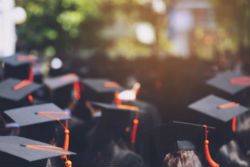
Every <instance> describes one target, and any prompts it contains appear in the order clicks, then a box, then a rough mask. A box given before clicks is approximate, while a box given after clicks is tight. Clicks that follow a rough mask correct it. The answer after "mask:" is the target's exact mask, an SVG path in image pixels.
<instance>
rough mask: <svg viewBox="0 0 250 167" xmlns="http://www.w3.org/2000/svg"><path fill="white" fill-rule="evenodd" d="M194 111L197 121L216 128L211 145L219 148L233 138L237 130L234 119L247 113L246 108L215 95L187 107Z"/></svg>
mask: <svg viewBox="0 0 250 167" xmlns="http://www.w3.org/2000/svg"><path fill="white" fill-rule="evenodd" d="M188 107H189V108H190V109H191V110H194V111H196V113H194V112H193V111H189V112H193V114H196V116H197V121H198V122H199V123H201V124H209V125H212V126H215V127H216V129H217V130H216V135H215V136H216V138H215V139H214V140H215V141H214V142H213V143H215V144H217V146H220V145H222V144H225V143H227V142H228V141H229V140H231V139H233V138H234V137H235V134H234V132H235V131H236V128H237V123H236V117H237V116H240V115H241V114H243V113H245V112H247V111H248V108H246V107H244V106H241V105H240V104H239V103H236V102H232V101H228V100H225V99H223V98H220V97H217V96H215V95H209V96H207V97H204V98H202V99H201V100H198V101H197V102H194V103H192V104H190V105H189V106H188Z"/></svg>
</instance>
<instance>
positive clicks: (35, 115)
mask: <svg viewBox="0 0 250 167" xmlns="http://www.w3.org/2000/svg"><path fill="white" fill-rule="evenodd" d="M4 113H5V114H6V115H8V116H9V117H10V118H11V119H12V120H14V121H15V122H16V123H17V124H18V125H19V126H20V127H23V126H30V125H35V124H41V123H47V122H52V121H59V120H67V119H70V115H69V114H68V113H66V112H64V111H62V109H60V108H59V107H57V106H56V105H55V104H53V103H47V104H41V105H33V106H28V107H21V108H16V109H11V110H6V111H4Z"/></svg>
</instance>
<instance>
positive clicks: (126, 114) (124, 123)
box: [92, 102, 139, 144]
mask: <svg viewBox="0 0 250 167" xmlns="http://www.w3.org/2000/svg"><path fill="white" fill-rule="evenodd" d="M92 105H93V107H94V108H97V109H101V110H102V114H101V118H100V122H99V127H100V129H102V130H103V131H106V132H111V136H113V137H115V138H117V137H118V138H119V137H121V136H122V134H124V132H125V129H126V127H128V126H129V123H130V120H131V118H133V117H134V119H133V129H132V132H131V136H130V137H131V138H130V139H131V143H132V144H134V142H135V140H136V133H137V128H138V124H139V119H138V112H139V109H138V108H137V107H135V106H128V105H116V104H107V103H98V102H92Z"/></svg>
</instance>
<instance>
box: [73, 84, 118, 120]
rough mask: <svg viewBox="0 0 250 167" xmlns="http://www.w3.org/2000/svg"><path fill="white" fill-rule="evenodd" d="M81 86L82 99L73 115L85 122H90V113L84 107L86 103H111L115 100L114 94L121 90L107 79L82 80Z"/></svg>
mask: <svg viewBox="0 0 250 167" xmlns="http://www.w3.org/2000/svg"><path fill="white" fill-rule="evenodd" d="M81 84H82V97H81V100H80V102H79V103H78V104H77V106H76V108H75V110H74V111H73V114H75V115H76V116H77V117H79V118H81V119H83V120H85V121H89V120H92V116H91V111H90V110H89V108H88V107H87V106H86V105H85V103H86V101H98V102H103V103H112V102H113V101H114V100H115V94H116V92H119V91H121V90H122V87H121V86H120V85H119V84H118V83H117V82H114V81H110V80H108V79H83V80H81Z"/></svg>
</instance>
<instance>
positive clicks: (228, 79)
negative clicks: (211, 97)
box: [206, 71, 250, 95]
mask: <svg viewBox="0 0 250 167" xmlns="http://www.w3.org/2000/svg"><path fill="white" fill-rule="evenodd" d="M206 83H207V84H208V85H210V86H212V87H215V88H217V89H219V90H222V91H224V92H226V93H228V94H231V95H234V94H237V93H240V92H241V91H243V90H244V89H246V88H248V87H249V86H250V76H247V75H244V74H243V73H242V72H240V71H226V72H222V73H219V74H217V75H216V76H215V77H214V78H212V79H209V80H208V81H207V82H206Z"/></svg>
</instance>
